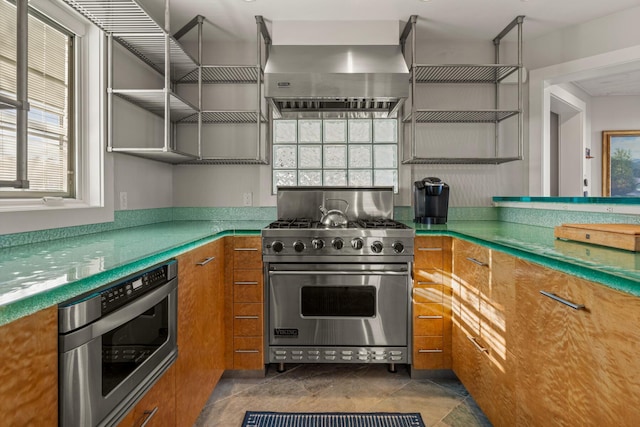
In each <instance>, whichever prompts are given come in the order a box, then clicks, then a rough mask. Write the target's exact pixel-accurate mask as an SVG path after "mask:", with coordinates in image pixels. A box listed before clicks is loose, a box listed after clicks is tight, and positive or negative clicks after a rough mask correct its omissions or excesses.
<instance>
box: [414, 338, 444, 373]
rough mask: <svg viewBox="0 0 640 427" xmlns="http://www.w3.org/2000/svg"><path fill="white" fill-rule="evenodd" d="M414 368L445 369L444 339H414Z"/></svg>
mask: <svg viewBox="0 0 640 427" xmlns="http://www.w3.org/2000/svg"><path fill="white" fill-rule="evenodd" d="M413 367H414V368H415V369H445V354H444V348H443V339H442V337H414V338H413Z"/></svg>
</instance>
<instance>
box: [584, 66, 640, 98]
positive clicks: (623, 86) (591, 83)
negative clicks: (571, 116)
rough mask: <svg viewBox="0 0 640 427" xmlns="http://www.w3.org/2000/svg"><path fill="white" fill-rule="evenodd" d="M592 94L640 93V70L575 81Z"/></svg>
mask: <svg viewBox="0 0 640 427" xmlns="http://www.w3.org/2000/svg"><path fill="white" fill-rule="evenodd" d="M573 83H574V84H575V85H577V86H578V87H580V88H581V89H582V90H584V91H585V92H587V93H588V94H589V95H591V96H624V95H627V96H628V95H640V70H636V71H628V72H625V73H618V74H611V75H607V76H602V77H596V78H594V79H588V80H580V81H575V82H573Z"/></svg>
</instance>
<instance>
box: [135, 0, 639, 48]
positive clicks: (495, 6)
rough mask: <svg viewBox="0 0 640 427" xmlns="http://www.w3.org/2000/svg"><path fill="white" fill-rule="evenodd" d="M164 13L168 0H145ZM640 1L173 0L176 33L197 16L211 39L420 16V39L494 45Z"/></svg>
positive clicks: (244, 38) (251, 37) (531, 36)
mask: <svg viewBox="0 0 640 427" xmlns="http://www.w3.org/2000/svg"><path fill="white" fill-rule="evenodd" d="M143 3H145V5H149V4H152V6H151V8H153V9H156V11H157V10H158V9H159V10H160V11H162V5H163V4H164V1H163V0H143ZM639 5H640V1H639V0H429V1H422V0H255V1H252V2H247V1H245V0H171V8H170V10H171V29H172V31H173V32H175V31H176V30H178V29H179V28H181V27H182V26H183V25H184V24H186V23H187V22H188V21H190V20H191V19H192V18H193V17H194V16H196V15H203V16H204V17H205V18H206V19H207V22H206V24H205V30H204V35H205V37H206V38H207V39H208V40H211V39H213V40H220V41H253V40H255V38H256V26H255V19H254V16H255V15H262V16H263V17H264V19H265V20H266V21H267V24H268V25H269V24H270V23H271V22H273V21H277V20H294V21H309V20H314V21H336V20H338V21H339V20H398V21H406V20H407V18H408V17H409V16H410V15H418V16H419V21H418V30H417V35H418V37H421V38H422V37H429V38H437V39H442V38H460V39H480V40H491V39H493V37H495V36H496V35H497V34H498V33H499V32H500V31H501V30H502V29H503V28H504V27H505V26H506V25H507V24H508V23H509V22H510V21H511V20H512V19H513V18H514V17H516V16H517V15H525V16H526V20H525V25H524V37H525V40H532V39H534V38H536V37H539V36H541V35H543V34H546V33H549V32H551V31H554V30H557V29H560V28H564V27H567V26H571V25H575V24H578V23H582V22H586V21H589V20H592V19H594V18H597V17H600V16H605V15H608V14H611V13H615V12H619V11H621V10H625V9H628V8H631V7H634V6H639Z"/></svg>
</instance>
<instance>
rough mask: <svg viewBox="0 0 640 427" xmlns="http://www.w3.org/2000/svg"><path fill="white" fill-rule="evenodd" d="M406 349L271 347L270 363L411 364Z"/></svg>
mask: <svg viewBox="0 0 640 427" xmlns="http://www.w3.org/2000/svg"><path fill="white" fill-rule="evenodd" d="M407 354H408V350H407V348H406V347H316V348H313V347H299V348H298V347H284V346H280V347H269V363H409V360H408V358H407Z"/></svg>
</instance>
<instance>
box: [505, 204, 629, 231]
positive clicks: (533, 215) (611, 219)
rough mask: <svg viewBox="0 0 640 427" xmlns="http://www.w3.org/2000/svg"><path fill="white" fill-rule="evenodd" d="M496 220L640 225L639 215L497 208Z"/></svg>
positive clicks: (547, 224)
mask: <svg viewBox="0 0 640 427" xmlns="http://www.w3.org/2000/svg"><path fill="white" fill-rule="evenodd" d="M497 211H498V216H497V218H496V219H497V220H499V221H504V222H515V223H517V224H527V225H538V226H541V227H555V226H556V225H561V224H575V223H617V224H640V215H631V214H611V213H603V212H582V211H561V210H552V209H529V208H507V207H500V208H497Z"/></svg>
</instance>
